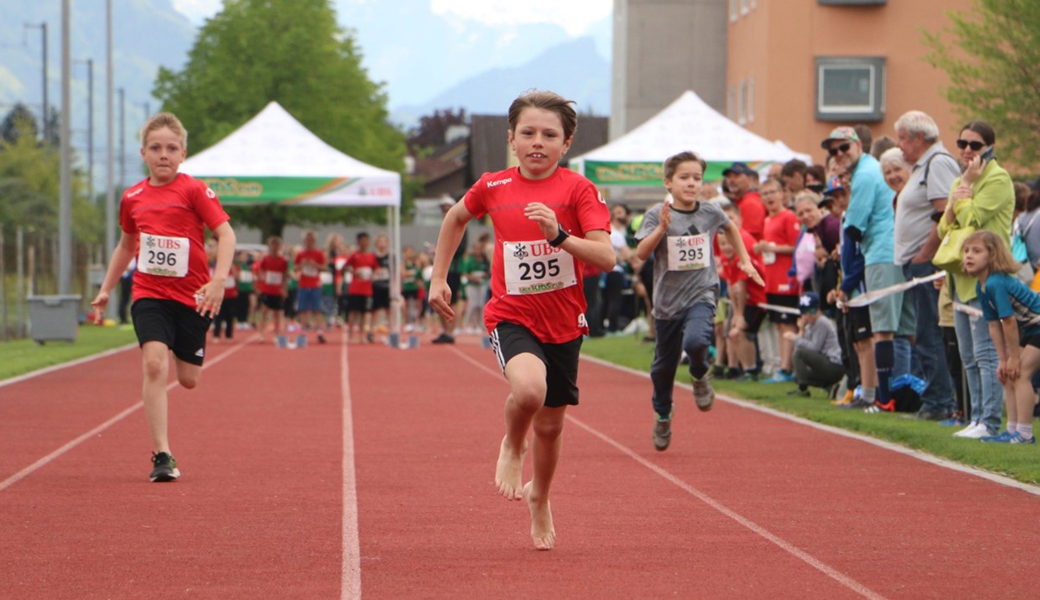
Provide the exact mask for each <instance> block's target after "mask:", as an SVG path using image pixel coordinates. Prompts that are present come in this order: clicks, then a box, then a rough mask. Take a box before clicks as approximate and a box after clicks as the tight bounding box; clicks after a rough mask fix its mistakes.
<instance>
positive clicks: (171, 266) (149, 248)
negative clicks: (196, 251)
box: [137, 233, 190, 277]
mask: <svg viewBox="0 0 1040 600" xmlns="http://www.w3.org/2000/svg"><path fill="white" fill-rule="evenodd" d="M140 246H141V247H140V250H139V251H138V254H137V269H138V270H139V271H143V272H145V273H148V274H149V275H159V276H160V277H184V276H186V275H187V274H188V250H189V248H190V242H189V240H188V238H186V237H167V236H164V235H153V234H150V233H141V244H140Z"/></svg>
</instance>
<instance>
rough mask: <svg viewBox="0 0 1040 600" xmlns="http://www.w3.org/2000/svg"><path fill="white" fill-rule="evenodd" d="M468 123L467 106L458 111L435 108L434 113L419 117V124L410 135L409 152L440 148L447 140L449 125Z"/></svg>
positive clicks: (419, 152)
mask: <svg viewBox="0 0 1040 600" xmlns="http://www.w3.org/2000/svg"><path fill="white" fill-rule="evenodd" d="M468 123H469V118H468V117H466V109H465V108H460V109H459V112H457V113H455V112H452V110H451V109H450V108H446V109H444V110H443V111H441V110H435V111H433V114H432V115H426V116H423V117H419V126H418V127H416V128H415V129H413V130H411V131H410V132H409V135H408V152H409V153H410V154H412V155H419V154H422V153H424V152H429V151H432V150H435V149H437V148H440V147H441V146H443V145H444V144H445V143H446V141H447V135H448V128H449V127H451V126H453V125H467V124H468Z"/></svg>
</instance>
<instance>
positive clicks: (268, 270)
mask: <svg viewBox="0 0 1040 600" xmlns="http://www.w3.org/2000/svg"><path fill="white" fill-rule="evenodd" d="M288 281H289V261H288V260H287V259H286V258H285V257H284V256H271V255H270V254H265V255H264V257H263V258H261V259H260V263H259V264H258V266H257V268H256V289H257V290H258V291H259V292H260V293H261V294H264V295H267V296H281V295H282V294H284V293H285V292H284V291H283V290H285V289H286V288H285V284H286V283H287V282H288Z"/></svg>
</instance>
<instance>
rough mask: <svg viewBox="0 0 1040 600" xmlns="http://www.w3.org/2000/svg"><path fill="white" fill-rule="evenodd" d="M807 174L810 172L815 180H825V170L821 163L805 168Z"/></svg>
mask: <svg viewBox="0 0 1040 600" xmlns="http://www.w3.org/2000/svg"><path fill="white" fill-rule="evenodd" d="M805 173H806V174H807V175H808V174H809V173H812V176H813V177H815V178H816V181H827V171H825V170H824V168H823V165H813V166H811V167H809V168H807V169H806V170H805Z"/></svg>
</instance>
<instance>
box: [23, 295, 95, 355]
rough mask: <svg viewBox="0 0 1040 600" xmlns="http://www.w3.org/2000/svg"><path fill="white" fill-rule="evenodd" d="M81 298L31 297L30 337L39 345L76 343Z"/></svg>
mask: <svg viewBox="0 0 1040 600" xmlns="http://www.w3.org/2000/svg"><path fill="white" fill-rule="evenodd" d="M81 299H82V298H81V297H80V296H71V295H69V296H29V298H28V301H29V335H30V336H31V337H32V339H33V340H35V341H36V342H38V343H41V344H42V343H43V342H47V341H50V340H67V341H69V342H74V341H76V332H77V330H78V329H79V307H80V300H81Z"/></svg>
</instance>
